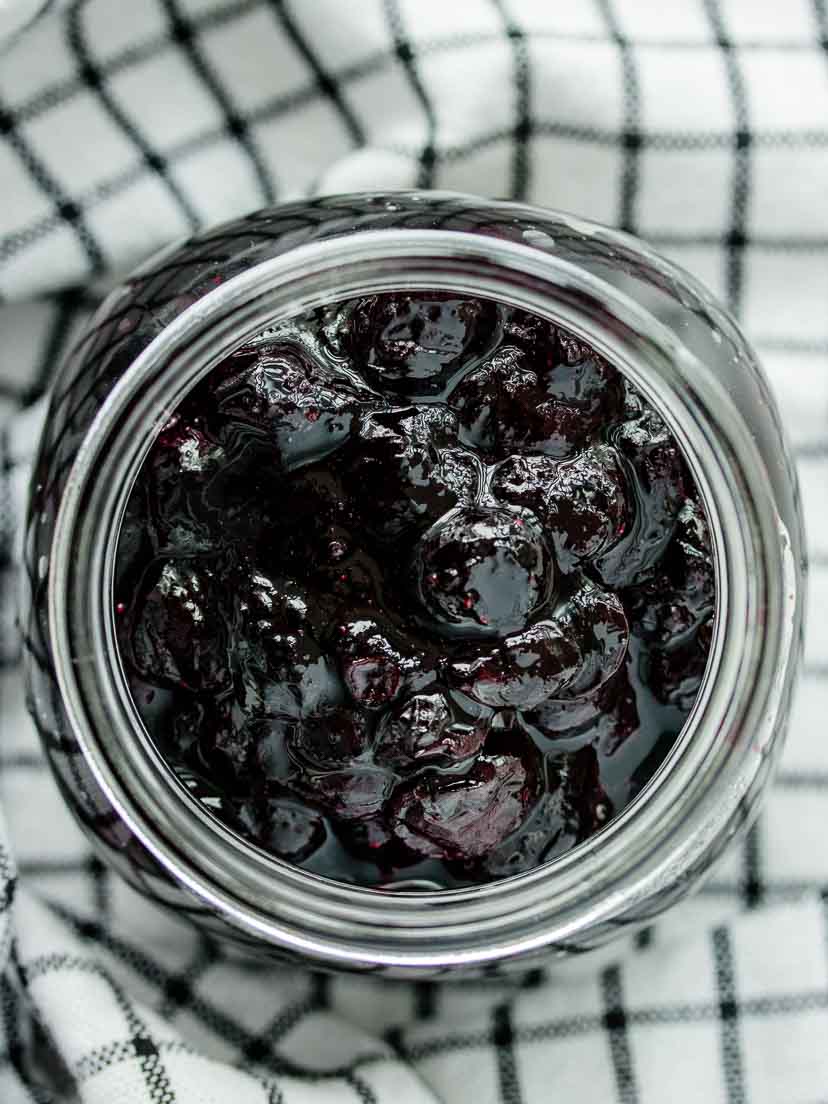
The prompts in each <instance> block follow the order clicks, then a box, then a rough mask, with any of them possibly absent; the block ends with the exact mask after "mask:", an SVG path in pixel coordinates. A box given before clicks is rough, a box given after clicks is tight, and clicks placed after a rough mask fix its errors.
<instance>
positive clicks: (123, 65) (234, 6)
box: [13, 0, 262, 124]
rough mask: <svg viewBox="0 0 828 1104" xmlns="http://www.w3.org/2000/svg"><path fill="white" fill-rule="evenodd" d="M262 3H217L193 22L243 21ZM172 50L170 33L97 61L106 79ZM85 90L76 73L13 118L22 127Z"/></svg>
mask: <svg viewBox="0 0 828 1104" xmlns="http://www.w3.org/2000/svg"><path fill="white" fill-rule="evenodd" d="M261 2H262V0H231V2H230V3H225V4H218V5H216V6H215V7H213V8H209V9H207V10H206V11H203V12H201V13H200V14H199V15H194V16H193V23H194V25H195V26H196V27H197V28H198V29H199V30H207V29H209V28H211V27H220V26H223V25H224V24H226V23H232V22H233V20H234V19H240V18H241V17H242V16H244V15H246V14H247V13H248V12H250V11H253V10H254V9H255V8H257V7H258V6H259V5H260V4H261ZM169 48H170V37H169V35H168V34H167V33H162V34H154V35H151V36H149V37H148V38H146V39H144V40H143V41H142V42H133V43H130V45H129V46H125V47H124V48H123V49H121V50H118V51H117V52H116V53H114V54H113V55H112V56H111V57H109V58H106V59H104V58H101V59H100V60H99V61H98V67H99V69H100V71H101V76H102V77H104V78H105V79H108V78H109V77H114V76H117V75H118V74H119V73H123V72H126V71H128V70H129V69H132V68H135V67H137V66H139V65H141V64H142V63H143V62H145V61H149V60H150V59H151V58H153V57H155V56H156V55H157V54H158V53H160V52H161V51H162V50H165V49H169ZM83 87H84V85H83V80H82V79H81V78H80V77H79V76H78V75H77V74H74V75H70V76H67V77H62V78H61V79H60V80H58V81H55V82H53V83H52V84H47V85H46V86H45V87H42V88H39V89H38V90H37V92H34V93H32V95H31V96H30V97H29V98H28V99H25V100H22V101H21V102H20V103H19V104H17V105H16V106H15V108H14V112H13V114H14V118H15V120H16V121H17V122H18V123H19V124H20V123H27V122H31V121H32V120H33V119H36V118H38V116H40V115H43V114H44V113H45V112H47V111H50V110H51V109H52V108H53V107H57V106H58V105H60V104H65V103H67V102H68V101H70V100H71V99H72V98H73V97H74V96H77V95H78V93H80V92H82V91H83Z"/></svg>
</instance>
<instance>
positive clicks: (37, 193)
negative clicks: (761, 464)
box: [0, 0, 828, 1104]
mask: <svg viewBox="0 0 828 1104" xmlns="http://www.w3.org/2000/svg"><path fill="white" fill-rule="evenodd" d="M41 9H43V11H41ZM38 17H39V18H38ZM0 33H2V34H5V36H6V42H7V48H6V52H5V54H3V55H2V56H0V295H1V296H2V305H0V403H2V412H0V413H1V414H2V417H0V424H2V426H3V427H4V428H3V432H2V465H0V560H2V566H3V574H2V579H3V595H2V602H0V610H1V611H2V621H1V622H0V660H1V661H2V672H1V673H0V690H1V691H2V704H1V708H2V728H1V729H0V798H1V799H2V812H3V814H4V817H5V828H0V838H2V850H0V971H1V972H2V979H0V1101H2V1104H22V1102H27V1104H31V1102H41V1104H45V1102H55V1104H57V1102H61V1104H62V1102H69V1101H82V1102H87V1104H139V1102H140V1104H145V1102H146V1104H150V1102H152V1104H162V1102H163V1104H173V1102H177V1104H208V1102H215V1104H227V1102H229V1104H265V1102H270V1104H276V1102H282V1101H284V1104H323V1102H326V1104H335V1102H339V1101H343V1102H346V1101H356V1102H359V1101H362V1102H363V1104H374V1102H376V1104H388V1102H391V1104H426V1102H432V1104H433V1102H434V1101H445V1102H448V1104H464V1102H466V1101H473V1102H474V1104H489V1102H494V1101H503V1102H506V1104H535V1102H548V1101H550V1102H551V1101H554V1102H563V1104H568V1102H570V1101H589V1102H590V1104H604V1102H612V1101H622V1102H628V1104H629V1102H641V1104H664V1102H666V1101H669V1102H675V1104H686V1102H703V1104H716V1102H718V1101H727V1102H729V1104H739V1102H750V1104H817V1102H818V1101H823V1102H824V1101H828V957H827V956H826V934H827V933H828V914H826V910H825V905H824V901H825V898H826V896H827V895H828V733H827V732H826V729H825V724H826V717H828V616H826V615H827V614H828V509H826V501H825V493H826V492H825V488H826V484H828V4H826V0H787V2H786V3H785V4H780V3H779V2H778V0H671V2H669V3H668V2H666V0H569V2H566V3H564V2H555V0H454V2H452V0H385V2H383V0H348V2H347V3H344V2H339V0H281V2H280V0H271V2H265V0H128V2H126V0H120V2H119V0H88V2H84V0H73V2H71V3H61V2H57V3H56V2H55V0H0ZM413 185H416V186H420V187H427V186H432V185H433V186H438V187H441V188H455V189H460V190H466V191H473V192H481V193H488V194H492V195H500V196H503V195H513V196H516V197H518V198H525V199H529V200H532V201H535V202H538V203H543V204H547V205H550V206H557V207H561V208H564V209H568V210H572V211H576V212H579V213H581V214H584V215H587V216H590V217H592V218H595V219H599V220H601V221H603V222H608V223H614V224H617V225H621V226H623V227H624V228H626V229H628V230H632V231H634V232H637V233H639V234H641V235H642V236H644V237H645V238H647V239H648V240H649V241H651V242H652V243H653V244H654V245H656V246H657V247H658V248H660V249H661V250H663V251H664V252H665V253H667V254H668V255H670V256H671V257H674V258H675V259H676V260H677V261H679V262H680V263H681V264H683V265H685V266H686V267H687V268H689V269H691V270H692V271H693V272H695V273H696V274H698V275H699V276H700V277H701V278H702V279H703V280H704V281H705V282H706V283H708V284H709V285H710V286H711V287H712V288H714V289H715V290H716V291H717V292H718V293H719V294H720V295H721V296H722V297H723V298H724V299H725V300H727V301H728V302H729V303H730V305H731V306H732V307H733V309H734V310H735V311H736V312H737V313H738V314H739V315H740V317H741V318H742V320H743V322H744V325H745V327H746V328H747V331H748V333H749V335H750V336H751V338H752V339H753V341H754V342H755V343H756V345H757V347H758V349H759V351H760V353H761V354H762V356H763V358H764V361H765V364H766V366H767V369H768V371H769V373H770V376H771V379H772V382H773V384H774V386H775V388H776V391H777V395H778V397H779V401H780V403H781V406H782V410H783V414H784V417H785V420H786V422H787V425H788V429H789V431H790V434H791V436H792V439H793V441H794V443H795V448H796V454H797V458H798V462H799V471H800V476H801V479H802V489H803V497H804V502H805V509H806V513H807V516H808V521H809V523H810V552H811V558H812V563H813V568H814V570H813V583H812V593H811V599H810V603H811V618H810V626H809V630H808V638H807V649H806V669H805V675H804V680H803V686H802V690H801V693H800V696H799V700H798V705H797V708H796V715H795V718H794V723H793V731H792V734H791V739H790V742H789V745H788V748H787V752H786V755H785V759H784V763H783V766H782V770H781V773H780V775H779V777H778V779H777V782H776V785H775V787H774V788H773V791H772V792H771V794H770V797H769V800H768V802H767V804H766V807H765V811H764V814H763V816H762V819H761V821H760V822H759V824H758V825H757V827H756V828H754V830H753V831H752V833H751V834H750V836H749V838H748V840H747V842H746V843H745V844H744V845H743V846H742V847H741V848H740V849H736V850H735V851H734V852H733V854H732V855H731V856H730V858H729V861H728V862H727V863H726V865H725V866H723V867H722V868H721V869H720V870H718V872H717V873H716V875H715V876H714V879H713V880H712V881H711V882H710V883H709V884H708V885H707V886H706V888H705V890H704V891H703V893H702V895H701V896H700V897H699V898H697V900H696V901H695V902H693V903H692V904H690V905H688V906H685V907H683V908H682V909H680V910H679V915H678V917H676V918H671V919H669V920H664V921H662V922H660V923H659V924H658V925H657V926H656V928H655V929H654V930H652V931H650V932H648V933H646V934H645V935H643V936H642V937H639V939H638V940H637V942H636V945H635V947H633V948H624V949H616V950H614V951H610V952H608V953H605V952H602V954H603V957H601V958H599V959H592V958H589V957H587V958H586V959H584V960H578V961H577V963H576V964H575V965H574V966H573V967H572V968H570V969H568V971H567V972H555V973H554V974H545V973H543V972H538V971H533V972H531V973H528V974H526V975H525V976H519V977H517V978H516V979H515V980H514V982H513V983H511V984H505V983H502V982H497V983H494V982H490V983H476V984H475V983H467V984H464V985H462V986H459V987H458V986H450V985H445V986H434V985H430V984H418V985H405V984H401V983H400V984H382V983H379V982H377V981H372V980H353V979H336V980H333V979H327V978H320V977H315V976H311V975H309V974H305V973H301V972H289V971H287V970H285V969H283V968H278V967H273V968H269V969H268V968H265V969H263V968H260V967H257V968H256V969H250V968H249V967H244V966H241V965H239V964H237V963H235V962H234V961H232V960H231V959H229V958H228V957H226V955H224V954H223V953H222V951H221V950H220V949H219V948H217V947H216V946H214V945H213V944H212V943H210V942H207V941H205V940H203V939H200V938H198V937H197V936H196V935H194V934H193V932H192V931H191V930H189V929H188V928H185V927H184V926H183V925H181V924H179V923H178V922H176V921H174V920H172V919H170V918H168V917H165V916H161V915H159V914H158V912H157V911H156V910H155V909H154V908H152V907H151V906H149V905H147V904H146V903H144V902H142V901H141V900H139V899H137V898H136V896H135V895H134V894H133V893H132V892H131V891H129V890H128V889H126V888H125V887H124V886H123V885H122V884H121V883H120V882H119V881H118V880H116V879H115V878H112V877H110V876H109V875H108V874H107V873H106V871H105V870H103V869H102V867H101V866H100V864H99V863H98V862H97V860H96V859H95V858H93V857H92V855H91V854H90V852H89V850H88V847H87V846H86V844H85V842H84V840H83V839H82V838H81V836H80V834H79V832H78V831H77V829H76V828H75V827H74V825H73V823H72V822H71V821H70V819H69V816H68V814H67V813H66V811H65V810H64V808H63V807H62V805H61V802H60V799H59V798H58V795H57V793H56V791H55V788H54V786H53V784H52V781H51V779H50V777H49V775H48V774H47V772H46V770H45V769H44V764H43V760H42V757H41V755H40V752H39V750H38V746H37V743H36V741H35V738H34V735H33V732H32V726H31V724H30V722H29V721H28V719H27V717H26V715H25V712H24V710H23V707H22V702H21V691H20V683H19V674H18V670H17V661H18V652H19V650H18V646H17V640H16V637H15V635H14V630H13V620H12V614H11V612H10V610H11V605H10V599H9V593H10V591H11V589H12V577H13V573H14V568H13V565H14V561H15V542H16V537H17V535H18V532H19V520H20V516H21V502H22V497H23V494H24V489H25V484H26V479H27V469H28V465H29V462H30V459H31V456H32V449H33V447H34V443H35V439H36V435H37V431H38V426H39V422H40V419H41V417H42V413H43V403H42V401H41V399H40V396H42V395H43V393H44V390H45V388H46V387H47V386H48V382H49V379H50V377H51V375H52V372H53V370H54V368H55V365H56V363H57V361H58V359H59V356H60V353H61V351H62V350H63V349H64V348H65V346H66V345H67V344H68V343H69V342H70V341H71V339H72V336H73V334H75V333H76V332H77V329H78V326H79V325H81V324H82V322H83V319H84V317H85V316H86V315H87V314H88V313H89V311H90V310H91V308H92V307H93V306H94V303H95V301H96V298H97V294H98V291H97V290H96V289H99V288H100V286H101V284H100V281H101V280H102V279H104V278H106V277H107V276H108V275H109V274H111V273H112V272H113V271H117V270H122V269H124V268H125V267H129V266H131V265H133V264H134V263H135V262H137V261H138V260H139V259H140V258H141V257H143V256H144V255H145V254H147V253H148V252H149V251H151V250H153V249H155V248H156V247H157V246H159V245H161V244H162V243H164V242H167V241H169V240H171V239H174V238H177V237H179V236H181V235H183V234H186V233H187V232H188V231H189V230H191V229H193V228H195V227H197V226H201V225H203V224H205V223H209V222H211V221H214V220H217V219H225V218H227V217H229V216H231V215H236V214H240V213H242V212H244V211H247V210H249V209H251V208H254V207H256V206H261V205H263V204H265V203H269V202H272V201H273V200H278V199H282V198H288V197H295V196H300V195H305V194H313V193H320V192H325V191H345V190H352V189H360V188H370V189H375V188H379V187H410V186H413ZM15 871H16V873H15Z"/></svg>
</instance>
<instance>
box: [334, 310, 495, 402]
mask: <svg viewBox="0 0 828 1104" xmlns="http://www.w3.org/2000/svg"><path fill="white" fill-rule="evenodd" d="M496 320H497V308H496V306H495V304H494V303H488V302H485V301H483V300H480V299H458V298H456V297H454V296H452V295H451V294H443V293H439V292H438V293H435V292H415V293H406V292H398V293H396V294H391V295H371V296H366V297H365V298H363V299H358V300H356V301H355V302H353V303H350V304H348V305H347V307H346V308H345V310H344V311H343V312H342V313H341V314H340V315H339V317H338V319H337V323H336V326H337V329H338V331H339V332H338V333H336V332H334V334H333V337H334V341H335V342H337V343H338V344H339V345H341V347H342V349H343V350H344V351H345V352H346V353H347V354H348V355H349V356H350V357H351V359H352V361H353V363H354V365H355V366H356V367H357V369H358V370H359V371H361V372H362V374H363V375H364V377H365V379H366V380H367V381H368V382H369V383H370V384H371V385H372V386H373V387H375V388H377V390H379V391H381V392H383V393H391V394H394V395H410V396H417V395H433V394H438V393H439V392H441V391H442V390H443V389H444V388H445V386H446V384H447V383H448V381H449V379H450V378H451V376H452V375H453V373H454V372H455V371H456V370H457V368H458V367H459V366H460V365H461V364H462V363H463V362H464V361H465V360H466V359H467V358H468V357H471V356H475V355H479V354H480V353H481V352H483V351H484V350H485V349H486V348H487V347H488V345H489V342H490V341H491V339H492V335H493V333H494V330H495V326H496Z"/></svg>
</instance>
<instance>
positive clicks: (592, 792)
mask: <svg viewBox="0 0 828 1104" xmlns="http://www.w3.org/2000/svg"><path fill="white" fill-rule="evenodd" d="M546 777H547V783H546V785H547V789H546V792H545V793H544V794H543V795H542V796H541V797H540V799H539V800H538V802H537V805H536V806H535V808H534V810H533V811H532V813H531V815H530V816H529V817H527V818H526V820H525V821H524V822H523V823H522V824H521V825H520V826H519V827H518V829H517V831H516V832H514V833H512V834H511V835H510V836H509V837H508V838H507V839H505V840H504V841H503V842H501V843H500V844H498V845H497V846H495V847H494V848H492V850H491V851H489V852H488V853H487V854H486V855H484V856H483V858H482V861H481V863H480V865H481V867H482V869H483V870H484V871H485V873H486V874H487V876H488V877H489V878H505V877H508V876H509V875H512V874H523V873H524V872H525V871H527V870H532V869H533V868H534V867H536V866H539V865H540V864H541V863H546V862H551V861H552V859H555V858H557V857H558V856H559V855H563V854H565V853H566V852H567V851H569V850H570V849H571V848H572V847H574V846H575V844H576V843H579V842H580V841H581V840H583V839H586V838H587V837H588V836H590V835H592V834H593V833H594V832H595V831H597V830H598V829H599V828H601V827H602V826H603V824H605V823H606V821H607V820H608V819H609V818H610V816H611V815H612V812H613V809H612V806H611V804H610V802H609V799H608V797H607V795H606V794H605V793H604V790H603V789H602V787H601V784H600V781H599V772H598V760H597V758H596V756H595V752H594V751H593V750H592V749H591V748H584V749H583V750H581V751H577V752H575V753H573V754H565V755H561V756H557V757H555V758H554V759H550V760H549V762H548V763H547V770H546Z"/></svg>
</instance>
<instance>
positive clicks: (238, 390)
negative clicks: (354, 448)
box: [215, 346, 370, 471]
mask: <svg viewBox="0 0 828 1104" xmlns="http://www.w3.org/2000/svg"><path fill="white" fill-rule="evenodd" d="M369 394H370V393H369V392H368V391H367V389H366V390H365V392H360V390H359V389H357V388H356V387H355V386H354V385H353V383H352V381H351V380H350V379H348V380H346V379H338V378H335V377H334V376H333V375H332V374H331V373H330V372H329V371H327V370H326V369H324V368H322V367H321V366H320V365H318V364H315V363H313V362H312V361H311V360H310V358H309V357H308V356H306V355H305V354H304V353H302V352H301V351H299V350H297V349H290V348H284V347H278V346H277V347H275V348H267V347H265V348H262V349H260V350H258V352H257V356H256V360H255V362H254V363H253V364H252V365H250V366H246V367H244V368H242V370H241V371H240V372H239V373H238V374H237V375H231V376H229V377H228V378H225V379H224V380H223V381H222V382H221V383H220V384H219V385H218V387H216V389H215V403H216V408H217V411H218V414H219V416H220V417H221V418H223V419H224V420H225V423H226V425H227V431H226V437H227V440H228V446H231V447H235V448H238V447H240V446H241V445H245V444H247V445H249V446H250V447H256V448H258V449H259V450H261V451H262V452H263V453H266V454H267V455H269V456H271V457H272V462H273V463H274V464H275V465H276V467H277V468H278V469H281V470H282V471H294V470H295V469H297V468H300V467H302V466H304V465H306V464H310V463H313V462H314V461H318V460H321V459H322V458H323V457H325V456H328V455H329V454H330V453H331V452H333V451H334V450H336V449H337V448H339V447H340V446H341V445H342V444H343V443H344V442H345V441H346V440H347V439H348V437H349V436H350V433H351V429H352V426H353V423H354V418H355V416H356V414H357V412H358V410H359V408H360V401H361V400H364V399H366V398H367V397H368V396H369Z"/></svg>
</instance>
